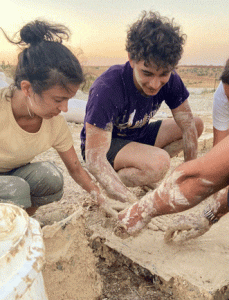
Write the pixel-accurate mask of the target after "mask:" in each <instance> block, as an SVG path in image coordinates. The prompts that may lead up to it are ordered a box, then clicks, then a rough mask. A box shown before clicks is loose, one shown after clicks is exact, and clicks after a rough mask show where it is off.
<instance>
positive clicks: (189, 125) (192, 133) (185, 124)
mask: <svg viewBox="0 0 229 300" xmlns="http://www.w3.org/2000/svg"><path fill="white" fill-rule="evenodd" d="M171 111H172V114H173V117H174V120H175V121H176V123H177V125H178V126H179V127H180V129H181V131H182V138H183V147H184V161H189V160H192V159H195V158H196V157H197V146H198V142H197V139H198V134H197V129H196V126H195V121H194V118H193V114H192V111H191V108H190V106H189V103H188V100H185V101H184V102H183V103H182V104H181V105H180V106H178V107H177V108H175V109H172V110H171Z"/></svg>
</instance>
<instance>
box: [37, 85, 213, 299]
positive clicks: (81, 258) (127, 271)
mask: <svg viewBox="0 0 229 300" xmlns="http://www.w3.org/2000/svg"><path fill="white" fill-rule="evenodd" d="M77 98H79V99H83V100H86V98H87V95H85V94H83V93H82V92H79V93H78V94H77ZM189 99H190V100H189V102H190V105H191V108H192V110H193V113H194V115H199V116H201V117H202V119H203V121H204V123H205V124H206V127H205V132H210V133H211V132H212V118H211V111H212V100H213V93H212V92H211V93H210V92H208V91H207V90H206V89H193V90H192V91H191V95H190V98H189ZM165 117H171V113H170V111H169V109H168V108H167V107H166V106H165V105H162V107H161V109H160V111H159V112H158V114H157V116H156V118H165ZM68 125H69V128H70V130H71V133H72V135H73V139H74V146H75V149H76V152H77V154H78V157H79V159H80V161H81V163H82V164H83V165H84V162H83V160H82V157H81V154H80V139H79V136H80V131H81V129H82V124H75V123H68ZM211 146H212V145H211V144H210V145H209V146H208V147H207V148H205V149H203V151H201V152H200V153H199V156H201V155H203V154H204V153H205V152H206V151H208V150H209V149H210V148H211ZM41 160H42V161H45V160H48V161H53V162H55V164H56V165H57V166H58V167H59V168H60V169H61V170H62V172H63V176H64V180H65V187H64V196H63V198H62V199H61V200H60V201H59V202H56V203H51V204H48V205H46V206H43V207H40V208H39V209H38V210H37V212H36V215H35V218H36V219H37V220H38V221H39V222H40V224H41V226H42V228H43V233H44V241H45V245H46V259H47V263H46V267H45V269H44V273H43V274H44V280H45V285H46V289H47V292H48V295H49V299H50V300H54V299H55V300H56V299H63V300H76V299H79V300H81V299H82V300H84V299H88V300H90V299H101V300H102V299H103V300H105V299H114V300H115V299H122V300H125V299H126V300H130V299H131V300H133V299H136V300H137V299H145V300H147V299H175V298H173V295H172V294H171V293H163V292H161V291H160V289H159V288H158V286H157V285H155V284H154V282H153V280H152V278H150V276H148V275H147V274H140V273H139V272H136V270H133V269H132V268H130V267H127V266H126V265H125V264H120V262H119V263H117V260H114V259H113V260H112V259H106V258H104V255H103V256H101V255H98V251H96V252H97V257H95V255H94V254H95V253H94V254H93V246H95V245H91V246H92V248H91V247H90V246H89V241H88V237H89V236H90V235H91V233H90V231H88V229H87V221H86V220H87V217H88V215H89V214H90V213H91V210H93V209H95V208H94V207H92V206H91V199H90V197H89V195H88V194H87V193H86V192H85V191H84V190H82V188H81V187H79V186H78V185H77V184H76V183H75V182H74V181H73V180H72V178H71V177H70V176H69V174H68V172H67V170H66V168H65V166H64V165H63V163H62V161H61V160H60V158H59V156H58V154H57V153H56V152H55V150H54V149H50V150H49V151H47V152H46V153H43V154H41V155H39V156H38V157H36V159H35V160H34V161H41ZM182 162H183V156H182V155H180V156H178V157H175V158H173V159H172V163H171V170H173V169H174V168H175V167H176V166H177V165H179V164H180V163H182ZM171 170H170V171H171ZM132 191H133V192H134V193H135V194H136V195H137V197H138V198H141V197H142V196H143V195H144V194H145V193H146V191H144V190H143V189H140V188H133V189H132ZM73 213H75V214H77V217H74V222H73V223H72V222H64V223H58V222H59V221H61V220H64V219H66V218H67V217H69V216H71V215H72V214H73ZM94 248H96V247H94ZM112 255H113V254H112Z"/></svg>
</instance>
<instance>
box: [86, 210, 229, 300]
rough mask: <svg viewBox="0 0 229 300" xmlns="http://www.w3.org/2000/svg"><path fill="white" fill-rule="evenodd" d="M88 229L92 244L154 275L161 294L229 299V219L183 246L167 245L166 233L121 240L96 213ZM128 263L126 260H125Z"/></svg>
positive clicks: (226, 218) (223, 219)
mask: <svg viewBox="0 0 229 300" xmlns="http://www.w3.org/2000/svg"><path fill="white" fill-rule="evenodd" d="M88 228H89V229H90V230H91V231H92V232H93V235H92V236H91V240H92V241H93V240H94V241H100V242H101V243H104V245H106V246H107V247H108V248H110V249H112V250H114V251H115V252H117V253H119V255H120V258H121V257H122V260H123V257H124V258H126V259H127V260H128V261H129V260H131V261H132V262H133V263H134V264H137V265H139V266H140V268H142V269H145V270H146V272H150V274H151V275H152V278H155V281H158V282H160V288H161V290H163V291H165V292H168V291H170V292H171V290H172V293H173V295H174V297H175V299H182V300H183V299H185V300H189V299H190V300H191V299H192V300H193V299H198V300H202V299H209V300H210V299H211V300H212V299H217V300H219V299H228V298H229V237H228V235H227V232H229V216H228V215H226V216H224V217H223V218H221V219H220V221H219V222H218V223H217V224H215V225H214V226H212V227H211V229H210V230H209V231H208V232H207V233H205V234H204V235H203V236H201V237H199V238H196V239H193V240H190V241H188V242H185V243H183V244H166V243H165V242H164V238H163V236H164V233H163V232H162V231H153V230H150V229H145V230H143V231H142V232H141V233H140V234H139V235H138V236H136V237H129V238H127V239H121V238H119V237H117V236H116V235H115V234H114V233H113V231H112V227H111V226H109V225H108V226H107V221H105V222H104V220H102V219H101V216H100V218H99V217H98V216H97V217H96V214H95V213H93V214H92V215H91V216H90V221H89V224H88ZM124 260H125V259H124Z"/></svg>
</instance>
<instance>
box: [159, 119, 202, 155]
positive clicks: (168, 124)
mask: <svg viewBox="0 0 229 300" xmlns="http://www.w3.org/2000/svg"><path fill="white" fill-rule="evenodd" d="M194 120H195V125H196V129H197V133H198V137H200V135H201V134H202V132H203V122H202V120H201V119H200V118H199V117H195V118H194ZM155 146H156V147H159V148H163V149H164V150H165V151H167V152H168V153H169V155H170V157H171V158H172V157H174V156H176V155H177V154H178V153H179V152H181V151H182V150H183V140H182V131H181V129H180V128H179V127H178V125H177V124H176V122H175V121H174V120H173V119H166V120H163V122H162V124H161V127H160V129H159V131H158V136H157V139H156V142H155Z"/></svg>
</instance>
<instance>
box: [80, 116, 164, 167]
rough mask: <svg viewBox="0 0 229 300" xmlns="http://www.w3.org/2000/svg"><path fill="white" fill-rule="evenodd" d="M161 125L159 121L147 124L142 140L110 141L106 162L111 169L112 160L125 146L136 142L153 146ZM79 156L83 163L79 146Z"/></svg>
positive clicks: (83, 149) (118, 139)
mask: <svg viewBox="0 0 229 300" xmlns="http://www.w3.org/2000/svg"><path fill="white" fill-rule="evenodd" d="M161 123H162V121H161V120H159V121H156V122H152V123H149V125H148V126H147V128H146V132H145V135H144V136H143V137H142V138H140V139H137V140H134V141H131V140H125V139H120V138H114V139H112V140H111V145H110V149H109V150H108V152H107V160H108V161H109V163H110V164H111V165H112V167H114V160H115V157H116V155H117V153H118V152H119V151H120V150H121V149H122V148H123V147H124V146H126V145H127V144H129V143H131V142H138V143H142V144H146V145H151V146H154V144H155V141H156V138H157V134H158V131H159V129H160V126H161ZM81 154H82V157H83V159H84V161H85V148H84V147H82V146H81Z"/></svg>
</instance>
